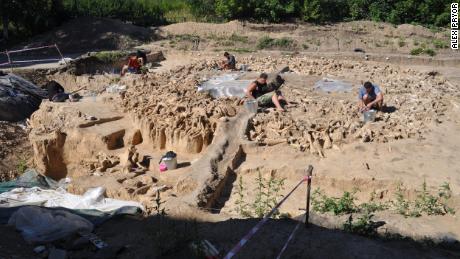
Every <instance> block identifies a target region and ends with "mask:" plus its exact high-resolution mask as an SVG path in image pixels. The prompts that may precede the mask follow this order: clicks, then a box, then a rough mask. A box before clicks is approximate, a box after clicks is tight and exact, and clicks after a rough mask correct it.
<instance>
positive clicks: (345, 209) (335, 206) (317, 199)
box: [312, 188, 358, 215]
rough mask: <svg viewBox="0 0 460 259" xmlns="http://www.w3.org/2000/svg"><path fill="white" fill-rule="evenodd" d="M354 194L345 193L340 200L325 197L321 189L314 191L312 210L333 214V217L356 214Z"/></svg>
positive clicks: (354, 191)
mask: <svg viewBox="0 0 460 259" xmlns="http://www.w3.org/2000/svg"><path fill="white" fill-rule="evenodd" d="M355 193H356V190H353V191H352V192H347V191H345V192H344V193H343V195H342V197H340V198H334V197H332V198H331V197H327V196H326V195H325V194H324V193H323V192H322V191H321V189H319V188H318V189H316V190H315V191H314V192H313V195H312V208H313V210H314V211H317V212H320V213H326V212H333V213H334V214H335V215H343V214H349V213H353V212H357V211H358V208H357V207H356V205H355V200H356V197H355Z"/></svg>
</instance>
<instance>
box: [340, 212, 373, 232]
mask: <svg viewBox="0 0 460 259" xmlns="http://www.w3.org/2000/svg"><path fill="white" fill-rule="evenodd" d="M373 217H374V215H373V214H371V213H364V214H363V215H361V216H360V217H359V218H358V220H357V221H354V220H353V215H350V216H349V217H348V220H347V221H346V222H345V223H344V224H343V230H344V231H346V232H349V233H353V234H358V235H362V236H374V235H376V234H377V228H378V225H377V224H375V222H374V221H372V218H373Z"/></svg>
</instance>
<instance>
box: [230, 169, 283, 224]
mask: <svg viewBox="0 0 460 259" xmlns="http://www.w3.org/2000/svg"><path fill="white" fill-rule="evenodd" d="M284 181H285V178H282V179H276V178H275V177H274V176H273V175H270V178H268V179H264V177H262V174H261V172H259V173H258V175H257V178H256V182H257V186H256V188H255V190H254V191H255V199H254V201H253V202H252V203H251V204H248V203H247V202H246V201H245V197H246V195H244V186H243V179H242V177H240V178H239V180H238V188H237V195H238V198H237V201H236V202H235V203H236V205H237V212H238V213H239V214H240V215H241V216H243V217H252V216H253V215H254V216H256V217H259V218H262V217H264V216H265V215H266V214H267V213H268V212H270V211H271V210H272V209H273V208H274V207H275V206H276V204H277V202H278V199H279V198H280V197H282V196H281V194H280V192H281V191H282V190H283V189H284ZM249 208H250V209H252V211H250V210H249ZM278 215H279V213H278V212H276V213H275V214H274V215H273V217H277V216H278Z"/></svg>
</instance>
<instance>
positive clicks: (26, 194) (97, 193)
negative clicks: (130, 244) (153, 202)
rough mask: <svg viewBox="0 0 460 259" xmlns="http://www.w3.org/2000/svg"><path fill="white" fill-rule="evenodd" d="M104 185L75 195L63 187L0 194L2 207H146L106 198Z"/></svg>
mask: <svg viewBox="0 0 460 259" xmlns="http://www.w3.org/2000/svg"><path fill="white" fill-rule="evenodd" d="M104 193H105V189H104V188H103V187H97V188H90V189H88V190H87V191H86V192H85V194H83V195H82V196H81V195H75V194H71V193H68V192H67V191H65V190H64V189H63V188H57V189H56V190H50V189H41V188H39V187H32V188H16V189H13V190H11V191H9V192H4V193H1V194H0V208H1V207H17V206H24V205H38V206H43V207H64V208H68V209H73V210H80V209H95V210H99V211H104V212H110V211H113V210H116V209H119V208H121V207H125V206H133V207H138V208H140V209H141V210H144V207H143V206H142V205H141V204H140V203H138V202H134V201H122V200H115V199H110V198H104Z"/></svg>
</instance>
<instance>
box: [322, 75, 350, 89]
mask: <svg viewBox="0 0 460 259" xmlns="http://www.w3.org/2000/svg"><path fill="white" fill-rule="evenodd" d="M352 88H353V86H352V84H350V83H347V82H343V81H340V80H335V79H330V78H323V79H321V80H319V81H318V82H316V83H315V89H317V90H321V91H323V92H349V91H351V90H352Z"/></svg>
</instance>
